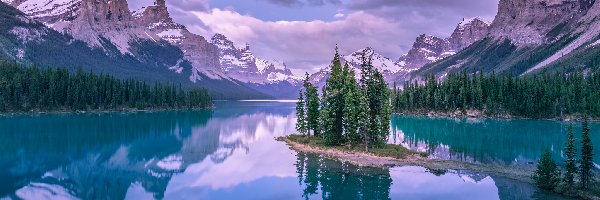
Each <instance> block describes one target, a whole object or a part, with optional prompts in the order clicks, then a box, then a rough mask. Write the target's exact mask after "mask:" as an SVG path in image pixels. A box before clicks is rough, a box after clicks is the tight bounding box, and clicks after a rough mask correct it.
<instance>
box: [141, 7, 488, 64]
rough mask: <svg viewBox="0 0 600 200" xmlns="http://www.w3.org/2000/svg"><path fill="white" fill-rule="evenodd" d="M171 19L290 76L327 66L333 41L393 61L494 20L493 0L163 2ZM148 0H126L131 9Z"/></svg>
mask: <svg viewBox="0 0 600 200" xmlns="http://www.w3.org/2000/svg"><path fill="white" fill-rule="evenodd" d="M166 1H167V6H168V7H169V12H170V13H171V15H172V17H173V18H174V20H175V21H176V22H178V23H181V24H184V25H186V26H187V27H188V29H189V30H190V31H192V32H194V33H197V34H200V35H202V36H204V37H206V38H207V40H210V38H211V37H212V35H214V33H222V34H224V35H226V36H227V37H228V38H229V39H231V40H232V41H234V42H235V43H236V44H237V45H238V46H242V45H244V44H245V43H249V44H250V46H251V49H252V51H253V52H254V54H255V55H256V56H258V57H260V58H264V59H269V60H273V59H274V60H280V61H284V62H286V63H287V65H288V67H290V68H291V69H292V70H293V71H294V72H295V73H297V74H304V72H305V71H308V72H315V71H317V70H318V69H320V68H322V67H323V66H324V65H327V63H328V62H330V60H331V58H332V56H333V53H332V52H333V49H334V48H335V44H339V47H340V51H341V53H343V54H348V53H351V52H353V51H356V50H358V49H361V48H364V47H367V46H369V47H373V48H374V49H375V50H376V51H378V52H380V53H381V54H382V55H384V56H387V57H389V58H391V59H394V60H396V59H398V58H399V57H400V56H401V55H402V54H405V53H406V52H407V51H408V50H409V49H410V47H411V46H412V43H413V42H414V40H415V38H416V37H417V36H418V35H420V34H424V33H425V34H430V35H434V36H438V37H448V36H449V35H450V34H451V33H452V31H453V30H454V28H455V27H456V25H457V24H458V23H459V22H460V21H461V20H462V19H463V18H471V17H476V16H480V17H483V18H486V19H488V20H490V21H491V20H493V18H494V16H495V14H496V12H497V7H498V1H499V0H166ZM153 2H154V0H129V6H130V8H131V9H132V10H137V9H139V8H141V7H143V6H145V5H149V4H152V3H153Z"/></svg>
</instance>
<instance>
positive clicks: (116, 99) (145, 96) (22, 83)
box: [0, 62, 212, 112]
mask: <svg viewBox="0 0 600 200" xmlns="http://www.w3.org/2000/svg"><path fill="white" fill-rule="evenodd" d="M211 106H212V99H211V97H210V96H209V95H208V92H207V91H206V90H204V89H184V88H182V87H181V85H179V86H175V85H168V84H161V83H154V84H147V83H145V82H141V81H136V80H133V79H129V80H121V79H118V78H115V77H113V76H110V75H103V74H94V73H92V72H90V73H85V72H83V71H81V70H79V71H77V72H76V73H69V71H68V70H66V69H50V68H49V69H40V68H37V67H23V66H19V65H17V64H14V63H2V62H0V112H31V111H88V110H130V109H193V108H208V107H211Z"/></svg>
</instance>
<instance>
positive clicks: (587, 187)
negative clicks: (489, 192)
mask: <svg viewBox="0 0 600 200" xmlns="http://www.w3.org/2000/svg"><path fill="white" fill-rule="evenodd" d="M361 60H362V65H361V72H360V78H359V79H358V80H357V79H356V77H355V75H354V74H355V73H354V72H353V71H352V70H351V69H350V68H349V67H348V65H347V64H345V65H344V66H343V67H342V62H341V61H340V56H339V54H338V53H337V48H336V54H335V56H334V58H333V61H332V64H331V75H330V77H329V78H328V79H327V81H326V84H325V86H324V87H323V90H322V92H321V96H319V93H318V89H317V87H316V86H314V85H313V84H311V83H310V82H309V77H308V76H307V77H306V79H305V81H304V89H305V91H306V92H303V91H300V94H299V98H298V102H297V105H296V117H297V122H296V129H297V131H298V132H299V133H300V134H292V135H288V136H285V137H279V138H277V140H279V141H283V142H286V143H287V144H288V145H289V146H290V148H291V149H293V150H296V151H299V152H304V153H313V154H319V155H324V156H327V157H330V158H333V159H337V160H340V161H342V162H350V163H352V164H356V165H359V166H370V167H380V168H391V167H396V166H421V167H425V168H427V169H428V170H429V171H430V172H432V173H434V174H444V173H445V172H447V171H448V170H470V171H476V172H482V173H486V174H490V175H498V176H502V177H507V178H511V179H515V180H519V181H523V182H527V183H534V184H535V185H536V186H537V187H538V188H540V189H543V190H546V191H552V192H556V193H559V194H563V195H565V196H571V197H577V198H582V199H597V196H598V190H597V189H596V188H598V185H599V184H598V183H597V182H596V181H595V179H594V178H593V177H594V175H595V174H596V173H595V172H594V170H593V167H592V164H593V161H592V159H593V158H592V155H593V154H592V149H593V146H592V144H591V140H590V138H589V126H588V118H589V117H587V116H585V117H583V119H584V120H583V124H582V127H583V130H582V136H581V138H582V144H581V153H580V155H581V158H576V155H577V152H576V149H575V145H574V139H573V138H574V136H573V134H574V133H573V129H572V126H569V130H568V138H569V141H568V144H567V148H566V149H565V150H564V151H565V152H567V155H566V160H565V165H566V169H565V173H564V174H561V172H560V171H559V169H558V167H557V164H556V163H555V161H554V160H552V158H551V157H550V153H549V151H546V153H544V155H542V158H541V159H540V161H539V162H538V164H537V169H535V170H533V169H531V168H521V167H507V166H500V165H494V164H479V163H470V162H461V161H453V160H440V159H435V158H431V157H429V156H428V155H427V153H424V152H417V151H414V150H411V149H408V148H405V147H403V146H401V145H395V144H388V138H389V131H390V115H391V114H392V109H394V110H406V108H401V109H399V107H401V106H399V105H404V104H403V103H399V102H402V101H401V100H399V99H404V98H403V95H405V94H408V92H398V91H396V90H395V89H394V92H392V91H390V89H389V88H388V87H387V85H386V82H385V80H384V78H383V76H382V74H381V73H380V72H379V71H377V70H374V67H373V65H372V64H371V58H369V57H367V56H366V55H365V54H363V56H362V59H361ZM473 77H477V76H475V75H474V76H473ZM463 78H468V77H467V76H466V75H464V76H463ZM480 78H481V77H480ZM415 87H417V86H415ZM463 102H464V101H463ZM392 105H393V106H392ZM467 107H468V106H464V105H463V106H462V107H459V108H467ZM421 109H422V108H421ZM417 110H420V109H417ZM413 111H414V110H413ZM538 113H541V112H538ZM549 116H552V115H549ZM525 117H541V116H527V115H525ZM576 163H580V166H579V168H577V167H575V166H576ZM576 175H577V176H578V178H577V179H576V178H574V177H575V176H576ZM576 183H577V184H576ZM576 185H577V186H576Z"/></svg>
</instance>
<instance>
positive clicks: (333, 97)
mask: <svg viewBox="0 0 600 200" xmlns="http://www.w3.org/2000/svg"><path fill="white" fill-rule="evenodd" d="M344 80H345V77H344V71H343V69H342V64H341V61H340V55H339V52H338V49H337V47H336V49H335V56H334V58H333V61H332V64H331V73H330V75H329V78H328V79H327V82H326V84H325V86H324V87H323V97H322V100H321V107H322V111H321V120H322V123H323V126H322V128H323V134H324V135H323V138H324V139H325V144H327V145H339V144H340V143H341V142H342V136H343V132H344V121H343V118H344V101H345V98H344V95H345V94H344V92H345V91H344Z"/></svg>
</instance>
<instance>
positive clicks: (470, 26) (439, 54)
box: [398, 17, 490, 70]
mask: <svg viewBox="0 0 600 200" xmlns="http://www.w3.org/2000/svg"><path fill="white" fill-rule="evenodd" d="M489 26H490V25H489V23H488V22H486V21H485V20H484V19H482V18H479V17H475V18H468V19H467V18H465V19H463V20H462V21H461V22H460V23H459V24H458V25H457V26H456V28H455V29H454V31H453V32H452V34H451V36H450V37H449V38H440V37H436V36H432V35H426V34H422V35H420V36H419V37H417V39H416V40H415V43H414V44H413V46H412V48H411V49H410V50H409V51H408V53H407V54H406V55H404V56H402V57H401V58H400V59H399V60H398V63H399V64H401V65H403V66H406V68H409V69H410V70H416V69H419V68H421V67H422V66H424V65H426V64H429V63H431V62H435V61H438V60H441V59H443V58H446V57H448V56H452V55H454V54H456V53H457V52H459V51H461V50H463V49H464V48H467V47H468V46H470V45H471V44H473V43H475V42H476V41H479V40H481V39H483V38H485V37H486V35H487V34H488V31H489Z"/></svg>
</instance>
